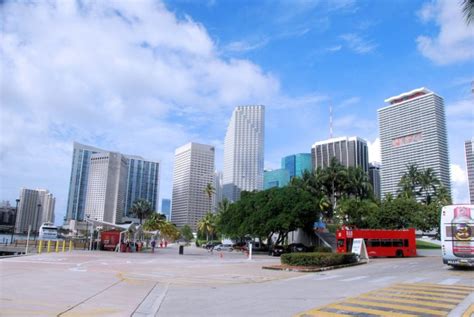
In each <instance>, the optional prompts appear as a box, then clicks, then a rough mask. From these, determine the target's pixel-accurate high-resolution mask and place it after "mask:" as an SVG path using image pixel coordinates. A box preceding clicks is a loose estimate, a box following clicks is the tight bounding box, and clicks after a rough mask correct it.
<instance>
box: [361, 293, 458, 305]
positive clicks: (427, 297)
mask: <svg viewBox="0 0 474 317" xmlns="http://www.w3.org/2000/svg"><path fill="white" fill-rule="evenodd" d="M381 293H382V294H381ZM367 294H374V295H378V294H381V295H382V296H390V297H392V296H393V297H400V298H415V299H429V300H435V301H443V302H446V303H453V304H457V303H459V300H460V299H452V298H443V297H434V296H430V295H426V296H422V295H414V294H397V293H390V292H388V291H386V290H377V291H374V292H370V293H367Z"/></svg>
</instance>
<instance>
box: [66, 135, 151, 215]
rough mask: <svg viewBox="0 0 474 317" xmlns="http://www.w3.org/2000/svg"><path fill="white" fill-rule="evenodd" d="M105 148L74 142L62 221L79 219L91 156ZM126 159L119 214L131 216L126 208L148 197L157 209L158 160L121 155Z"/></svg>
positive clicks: (85, 191) (128, 208)
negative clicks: (124, 182)
mask: <svg viewBox="0 0 474 317" xmlns="http://www.w3.org/2000/svg"><path fill="white" fill-rule="evenodd" d="M108 152H109V151H107V150H104V149H100V148H97V147H93V146H89V145H84V144H80V143H77V142H74V150H73V157H72V169H71V178H70V183H69V196H68V204H67V213H66V219H65V220H66V221H69V220H71V219H73V220H79V221H81V220H83V219H84V208H85V202H86V193H87V184H88V177H89V166H90V163H91V156H92V155H93V154H96V153H108ZM124 157H125V159H126V160H127V163H128V170H127V173H126V174H127V183H126V190H125V200H124V206H123V207H122V208H121V209H122V211H123V216H131V214H130V209H131V206H132V205H133V203H134V202H135V201H136V200H138V199H146V200H148V201H149V202H150V203H151V205H152V206H153V208H154V209H155V210H157V209H158V201H159V198H158V196H159V185H160V182H159V180H160V163H159V162H155V161H149V160H145V159H143V158H142V157H140V156H135V155H124Z"/></svg>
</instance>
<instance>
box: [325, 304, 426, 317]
mask: <svg viewBox="0 0 474 317" xmlns="http://www.w3.org/2000/svg"><path fill="white" fill-rule="evenodd" d="M324 308H333V309H338V310H344V311H350V312H358V313H366V314H372V315H377V316H392V317H416V316H417V315H410V314H401V313H394V312H390V311H384V310H378V309H370V308H363V307H354V306H344V305H340V304H332V305H328V306H325V307H324Z"/></svg>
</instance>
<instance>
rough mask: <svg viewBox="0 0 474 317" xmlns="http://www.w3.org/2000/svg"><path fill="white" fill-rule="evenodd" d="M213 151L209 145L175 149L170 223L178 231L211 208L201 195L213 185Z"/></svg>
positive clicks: (192, 226)
mask: <svg viewBox="0 0 474 317" xmlns="http://www.w3.org/2000/svg"><path fill="white" fill-rule="evenodd" d="M214 157H215V150H214V147H213V146H211V145H205V144H199V143H188V144H186V145H183V146H181V147H179V148H177V149H176V151H175V161H174V169H173V196H172V198H171V202H172V203H171V222H173V223H174V224H176V226H178V227H179V228H181V227H183V226H184V225H189V226H190V227H191V228H192V230H193V231H194V232H195V231H196V225H197V222H198V221H199V220H200V219H201V218H202V217H203V216H204V215H205V214H206V213H207V212H209V211H210V210H211V208H212V201H211V202H210V201H209V197H208V196H207V194H206V192H205V188H206V186H207V184H214Z"/></svg>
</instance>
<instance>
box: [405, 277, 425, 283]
mask: <svg viewBox="0 0 474 317" xmlns="http://www.w3.org/2000/svg"><path fill="white" fill-rule="evenodd" d="M423 280H426V278H425V277H415V278H413V279H411V280H407V281H405V283H418V282H421V281H423Z"/></svg>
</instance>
